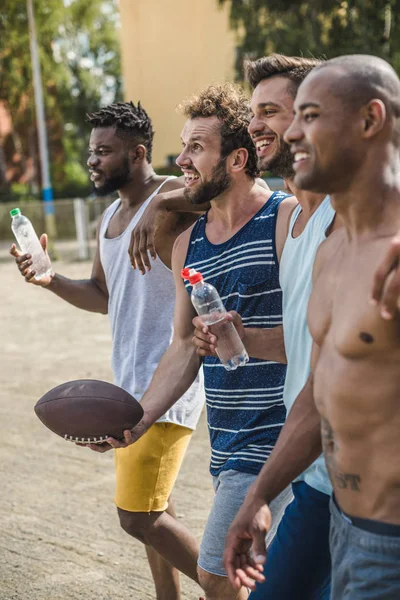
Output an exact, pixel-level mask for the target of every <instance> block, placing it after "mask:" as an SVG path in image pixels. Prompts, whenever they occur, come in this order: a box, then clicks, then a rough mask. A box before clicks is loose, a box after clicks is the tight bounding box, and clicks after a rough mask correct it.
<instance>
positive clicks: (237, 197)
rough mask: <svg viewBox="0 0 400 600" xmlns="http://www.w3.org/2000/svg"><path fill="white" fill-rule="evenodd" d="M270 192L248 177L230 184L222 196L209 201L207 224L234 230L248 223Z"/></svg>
mask: <svg viewBox="0 0 400 600" xmlns="http://www.w3.org/2000/svg"><path fill="white" fill-rule="evenodd" d="M271 195H272V192H271V191H269V190H267V189H264V188H261V187H260V186H258V185H256V183H255V181H254V180H253V179H251V178H250V177H246V179H243V180H241V181H236V182H232V184H231V187H230V188H229V189H228V190H226V191H225V192H224V193H223V194H221V195H220V196H218V197H217V198H214V200H211V209H210V211H209V217H208V223H209V224H211V223H214V224H215V225H217V226H222V227H224V228H225V229H227V230H231V231H232V230H235V229H238V228H240V227H242V226H243V225H244V224H245V223H246V222H247V221H249V220H250V219H251V218H252V217H253V216H254V215H255V214H256V213H257V212H258V211H259V210H260V209H261V207H262V206H263V205H264V204H265V202H266V201H267V200H268V199H269V198H270V196H271Z"/></svg>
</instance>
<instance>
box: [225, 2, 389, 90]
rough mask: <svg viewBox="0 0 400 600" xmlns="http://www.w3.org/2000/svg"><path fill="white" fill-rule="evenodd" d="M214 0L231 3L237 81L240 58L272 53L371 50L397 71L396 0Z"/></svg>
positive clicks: (323, 54) (240, 75) (318, 54)
mask: <svg viewBox="0 0 400 600" xmlns="http://www.w3.org/2000/svg"><path fill="white" fill-rule="evenodd" d="M217 1H218V3H219V5H221V6H222V5H229V12H230V22H231V26H232V27H233V28H234V29H235V30H236V32H237V35H238V48H237V56H236V74H237V79H238V80H241V79H242V78H243V68H242V65H243V59H246V58H250V59H254V58H258V57H260V56H264V55H266V54H270V53H271V52H280V53H283V54H288V55H296V56H299V55H300V56H314V57H326V58H333V57H334V56H338V55H339V54H356V53H357V54H358V53H361V54H374V55H376V56H381V57H382V58H384V59H386V60H388V61H389V62H390V63H391V64H392V65H393V67H394V68H395V69H396V71H397V72H398V73H400V0H387V1H380V0H345V1H343V0H312V1H311V2H302V1H298V2H293V1H290V0H217Z"/></svg>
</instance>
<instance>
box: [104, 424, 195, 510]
mask: <svg viewBox="0 0 400 600" xmlns="http://www.w3.org/2000/svg"><path fill="white" fill-rule="evenodd" d="M192 433H193V431H192V430H191V429H188V428H187V427H182V426H181V425H175V424H174V423H155V424H154V425H152V427H150V429H149V430H148V431H147V432H146V433H145V434H144V435H143V436H142V437H141V438H140V439H139V440H138V441H137V442H136V443H134V444H132V445H131V446H128V447H127V448H119V449H117V450H115V467H116V492H115V504H116V505H117V506H118V508H122V510H127V511H129V512H151V511H156V512H159V511H164V510H166V509H167V507H168V498H169V496H170V494H171V492H172V488H173V487H174V484H175V481H176V478H177V477H178V473H179V469H180V468H181V465H182V461H183V457H184V456H185V452H186V448H187V447H188V445H189V442H190V438H191V436H192Z"/></svg>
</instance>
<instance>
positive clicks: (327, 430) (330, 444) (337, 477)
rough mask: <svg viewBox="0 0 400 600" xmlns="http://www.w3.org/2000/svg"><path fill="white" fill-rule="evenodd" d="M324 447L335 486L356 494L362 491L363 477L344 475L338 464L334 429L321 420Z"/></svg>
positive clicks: (352, 474) (327, 464) (353, 474)
mask: <svg viewBox="0 0 400 600" xmlns="http://www.w3.org/2000/svg"><path fill="white" fill-rule="evenodd" d="M321 436H322V447H323V449H324V455H325V461H326V466H327V468H328V471H329V475H330V477H331V480H332V483H333V485H336V486H337V487H338V488H339V489H341V490H345V489H349V490H352V491H354V492H359V491H360V483H361V477H360V475H357V474H356V473H344V472H343V471H341V470H340V469H338V466H337V464H336V456H335V455H336V453H337V444H336V441H335V437H334V434H333V430H332V427H331V426H330V424H329V422H328V421H327V420H326V419H322V420H321Z"/></svg>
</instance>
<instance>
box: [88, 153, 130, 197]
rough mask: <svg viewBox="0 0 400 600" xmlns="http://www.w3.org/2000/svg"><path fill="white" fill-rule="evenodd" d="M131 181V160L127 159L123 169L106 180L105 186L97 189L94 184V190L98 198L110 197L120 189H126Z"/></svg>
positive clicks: (116, 171)
mask: <svg viewBox="0 0 400 600" xmlns="http://www.w3.org/2000/svg"><path fill="white" fill-rule="evenodd" d="M130 181H131V171H130V166H129V159H128V157H125V159H124V161H123V163H122V165H121V168H120V169H118V170H115V172H114V173H113V174H112V175H111V177H108V178H107V179H105V180H104V183H103V185H101V186H99V187H96V186H95V184H94V183H93V190H94V193H95V194H96V196H109V195H110V194H113V193H114V192H117V191H118V190H119V189H121V188H122V187H124V186H125V185H126V184H127V183H129V182H130Z"/></svg>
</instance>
